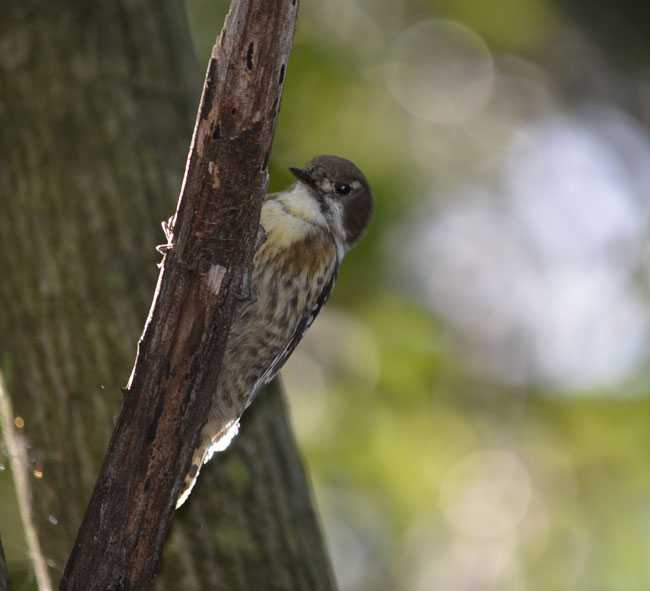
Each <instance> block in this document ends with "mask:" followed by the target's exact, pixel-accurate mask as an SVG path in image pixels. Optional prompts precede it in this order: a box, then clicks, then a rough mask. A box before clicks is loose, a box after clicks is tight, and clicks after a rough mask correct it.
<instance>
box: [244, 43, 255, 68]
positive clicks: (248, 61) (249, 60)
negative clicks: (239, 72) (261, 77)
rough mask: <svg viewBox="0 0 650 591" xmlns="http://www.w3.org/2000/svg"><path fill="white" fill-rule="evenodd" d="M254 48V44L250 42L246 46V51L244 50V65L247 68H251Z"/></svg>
mask: <svg viewBox="0 0 650 591" xmlns="http://www.w3.org/2000/svg"><path fill="white" fill-rule="evenodd" d="M254 50H255V46H254V45H253V44H252V43H251V44H250V45H249V46H248V51H247V52H246V67H247V68H248V69H249V70H252V69H253V51H254Z"/></svg>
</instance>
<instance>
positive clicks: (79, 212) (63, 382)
mask: <svg viewBox="0 0 650 591" xmlns="http://www.w3.org/2000/svg"><path fill="white" fill-rule="evenodd" d="M184 19H185V17H184V14H183V13H182V10H181V8H180V7H179V6H178V3H177V2H175V1H173V0H165V1H163V2H159V1H154V0H130V1H128V2H127V1H126V0H122V1H117V2H113V3H108V4H97V5H95V4H92V5H91V4H88V3H86V2H81V1H80V0H79V1H70V0H66V1H65V2H64V1H62V0H60V1H59V2H49V3H46V2H43V1H42V0H35V1H31V2H30V1H28V2H24V1H20V2H19V1H18V0H12V1H11V2H9V3H8V6H6V7H5V8H4V11H3V19H2V22H1V24H0V43H1V44H2V47H1V50H0V113H2V120H3V133H2V134H0V150H1V153H2V154H3V155H4V156H3V158H4V161H3V163H2V166H0V191H1V192H2V204H3V205H2V215H0V266H1V267H2V268H3V281H2V282H0V306H1V307H0V309H1V310H2V312H0V334H2V340H1V341H0V368H1V370H2V373H3V375H4V377H5V381H6V384H7V392H8V396H9V398H10V401H11V406H12V409H13V410H12V411H8V412H11V416H8V417H5V418H6V419H7V421H8V423H10V424H11V425H13V427H12V429H13V431H14V432H13V434H14V435H18V436H19V437H20V440H21V441H24V442H25V444H26V446H27V449H28V452H29V453H28V457H29V460H28V462H27V463H25V462H23V463H22V464H21V465H20V467H17V468H15V469H17V470H21V471H22V472H23V475H24V476H25V480H26V482H27V484H28V487H29V490H28V491H27V492H25V491H23V494H22V495H21V502H22V503H23V504H24V506H25V507H26V509H27V510H28V514H29V516H30V519H31V521H32V523H33V526H34V529H35V532H36V538H37V541H38V551H39V553H40V560H41V561H42V564H44V565H45V569H46V570H45V577H46V578H45V580H44V581H43V580H39V588H40V589H50V588H53V587H54V586H55V585H56V583H57V580H58V578H59V577H60V575H61V571H62V565H63V562H64V560H65V557H66V556H67V553H68V552H69V550H70V547H71V543H72V540H73V537H74V534H75V532H76V530H77V527H78V526H79V523H80V521H81V516H82V512H83V509H84V507H85V505H86V502H87V500H88V497H89V493H90V490H91V488H92V485H93V483H94V480H95V478H96V475H97V472H98V469H99V464H100V461H101V457H102V455H103V451H104V449H105V446H106V443H107V441H108V437H109V434H110V431H111V429H112V422H113V417H114V414H115V412H116V411H117V409H118V406H119V403H120V386H121V385H122V384H123V383H124V382H125V379H126V377H127V375H128V370H129V361H130V360H132V358H133V353H134V344H135V342H136V339H137V336H138V332H139V329H140V328H141V326H142V322H143V320H144V318H145V316H146V306H147V304H148V303H149V300H150V297H151V293H152V291H153V286H154V284H155V272H156V267H155V264H156V262H157V261H158V259H159V256H158V255H157V254H156V253H155V252H154V250H153V246H154V245H155V244H157V243H160V242H162V241H163V239H162V235H160V234H159V231H158V228H159V222H160V220H162V219H165V218H166V217H167V216H168V215H169V212H170V209H171V206H172V203H173V197H174V194H175V193H176V192H177V190H178V186H179V180H180V173H181V170H182V164H183V161H184V152H185V151H186V149H187V138H188V136H189V131H190V130H189V124H190V122H191V119H192V114H193V110H194V105H195V89H196V88H198V87H199V86H198V84H197V80H198V76H197V68H196V65H195V63H194V58H193V55H192V52H191V47H190V41H189V36H188V34H187V30H186V25H185V20H184ZM19 419H20V420H19ZM5 435H6V434H5ZM26 464H27V465H26ZM12 468H14V463H13V462H12ZM33 550H34V549H33V548H32V554H34V552H33ZM34 560H38V557H35V558H34ZM155 586H156V588H157V589H179V588H182V589H190V590H191V589H232V590H237V589H253V588H256V589H257V588H259V589H263V588H274V589H292V590H293V589H298V590H300V589H305V590H307V589H310V590H311V589H316V590H319V589H323V590H328V589H332V588H334V585H333V582H332V577H331V574H330V569H329V563H328V560H327V557H326V555H325V552H324V549H323V544H322V540H321V538H320V534H319V529H318V523H317V520H316V518H315V515H314V512H313V509H312V508H311V505H310V500H309V487H308V483H307V482H306V479H305V478H304V474H303V472H302V468H301V466H300V462H299V458H298V456H297V452H296V449H295V444H294V442H293V440H292V438H291V434H290V430H289V428H288V426H287V423H286V417H285V411H284V408H283V405H282V401H281V398H280V396H279V395H278V394H277V393H276V394H275V395H270V396H266V395H262V396H260V399H259V401H258V402H257V403H256V405H255V406H254V407H253V409H252V412H251V413H250V414H249V415H247V419H246V421H245V422H244V425H243V429H242V434H241V435H240V437H239V438H238V440H237V441H236V442H235V445H234V448H233V449H232V450H230V451H229V452H227V453H226V454H223V457H219V458H216V459H215V460H213V462H212V463H211V464H209V465H208V466H206V467H205V469H204V470H203V472H202V475H201V480H200V483H199V485H198V486H197V489H196V490H195V492H194V493H193V495H192V500H191V502H190V503H189V506H188V507H187V508H184V509H183V510H182V511H181V512H180V515H179V517H178V518H177V519H176V523H175V525H174V528H173V530H172V535H171V538H170V540H169V543H168V544H167V548H166V551H165V558H164V563H163V568H162V572H161V575H160V576H159V577H158V578H157V579H156V583H155Z"/></svg>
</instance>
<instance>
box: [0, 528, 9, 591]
mask: <svg viewBox="0 0 650 591" xmlns="http://www.w3.org/2000/svg"><path fill="white" fill-rule="evenodd" d="M0 591H9V571H8V570H7V562H6V561H5V553H4V550H3V549H2V539H1V538H0Z"/></svg>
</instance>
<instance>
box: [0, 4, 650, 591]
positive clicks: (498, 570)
mask: <svg viewBox="0 0 650 591" xmlns="http://www.w3.org/2000/svg"><path fill="white" fill-rule="evenodd" d="M186 8H187V14H188V17H189V20H190V23H191V28H192V34H193V39H194V42H195V47H196V53H197V56H198V59H199V62H200V63H201V64H204V63H207V59H208V55H209V52H210V49H211V45H212V43H213V40H214V38H213V36H214V31H215V23H219V22H221V19H223V17H224V15H225V12H226V10H227V2H214V1H208V0H187V1H186ZM298 23H299V24H298V31H297V37H296V43H295V46H294V50H293V53H292V56H291V61H290V64H289V68H288V71H287V79H286V80H287V81H286V86H285V91H284V98H283V104H282V109H281V115H280V118H279V127H278V130H277V134H276V139H275V143H274V149H273V156H272V161H271V173H272V176H271V188H272V189H273V190H277V189H280V188H282V187H285V186H286V185H287V184H288V183H289V182H291V178H290V175H289V173H288V171H287V167H288V166H299V165H301V164H303V163H304V162H306V161H307V160H309V159H310V158H311V157H312V156H314V155H316V154H320V153H332V154H338V155H341V156H345V157H347V158H350V159H351V160H353V161H355V162H356V163H357V164H358V165H359V166H360V168H361V169H362V170H363V171H364V172H365V174H366V176H367V177H368V179H369V181H370V184H371V186H372V188H373V191H374V194H375V198H376V214H375V217H374V220H373V223H372V226H371V228H370V230H369V232H368V234H367V235H366V237H365V239H364V240H363V241H362V242H361V243H360V244H359V246H358V247H357V248H355V250H353V251H352V252H351V253H350V254H349V256H348V258H347V260H346V261H345V264H344V265H343V268H342V272H341V274H340V276H339V280H338V284H337V288H336V290H335V293H334V297H333V298H332V300H331V301H330V304H329V305H328V307H327V308H326V309H325V311H324V312H323V313H322V314H321V316H320V317H319V319H318V321H317V322H316V324H315V325H314V326H313V327H312V329H311V330H310V332H309V333H308V335H307V337H306V339H305V341H304V343H303V345H301V347H300V348H299V349H298V350H297V351H296V353H295V354H294V356H293V357H292V359H291V361H290V362H289V363H288V365H287V367H286V369H285V371H284V372H283V374H284V379H285V385H286V388H287V391H288V394H289V398H290V404H291V414H292V419H293V425H294V428H295V430H296V432H297V435H298V438H299V442H300V447H301V450H302V452H303V454H304V456H305V459H306V462H307V464H308V467H309V470H310V473H311V477H312V480H313V483H314V487H315V493H316V497H317V502H318V507H319V511H320V514H321V517H322V521H323V525H324V529H325V533H326V537H327V543H328V547H329V550H330V553H331V556H332V559H333V561H334V567H335V570H336V573H337V578H338V581H339V584H340V587H341V589H342V591H371V590H372V591H396V590H397V591H439V590H444V591H448V590H453V591H479V590H480V591H554V590H568V589H571V590H581V591H583V590H584V591H587V590H589V591H592V590H594V591H595V590H603V591H604V590H607V591H645V590H647V589H648V588H650V561H649V560H648V556H650V501H649V497H650V495H649V491H650V467H649V466H648V455H649V453H650V428H649V425H650V398H649V397H648V392H649V391H650V359H649V354H648V352H649V351H650V346H649V345H650V343H649V339H650V306H649V305H648V301H649V299H650V267H649V263H648V261H650V258H649V256H648V255H649V254H650V244H649V242H648V239H649V237H650V234H649V228H648V222H649V217H648V212H649V211H650V136H649V129H650V67H649V65H650V5H649V4H648V2H647V0H638V1H621V2H617V3H612V2H606V1H605V0H590V1H587V0H492V1H490V2H479V1H476V0H329V1H328V2H312V1H310V0H303V2H302V8H301V16H300V18H299V22H298ZM181 165H182V163H181V162H179V166H181ZM5 469H6V467H5V465H3V464H2V463H1V462H0V471H3V470H5ZM2 486H7V487H8V486H9V485H8V484H7V483H6V482H5V484H2ZM5 492H6V491H5ZM0 493H2V491H0ZM13 519H14V520H15V523H13V524H12V523H9V522H5V524H4V527H5V528H6V529H8V530H12V529H14V530H18V529H20V525H19V520H18V516H17V515H14V516H13Z"/></svg>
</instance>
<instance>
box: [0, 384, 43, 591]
mask: <svg viewBox="0 0 650 591" xmlns="http://www.w3.org/2000/svg"><path fill="white" fill-rule="evenodd" d="M20 420H22V417H20ZM16 424H17V423H16V417H14V413H13V409H12V407H11V398H10V397H9V392H7V387H6V384H5V380H4V377H3V375H2V372H0V428H1V429H0V430H1V431H2V433H3V435H4V442H5V445H6V447H7V453H8V456H9V465H10V467H11V472H12V474H13V478H14V483H15V486H16V498H17V499H18V511H19V512H20V518H21V522H22V524H23V526H24V528H25V540H26V542H27V547H28V548H29V557H30V560H31V561H32V565H33V566H34V575H35V576H36V582H37V584H38V589H39V591H52V589H53V588H54V587H53V585H52V581H51V580H50V575H49V573H48V570H47V563H46V562H45V557H44V556H43V551H42V549H41V543H40V540H39V539H38V535H37V533H36V527H35V526H34V515H33V510H32V491H31V487H30V483H29V477H28V470H29V458H28V457H27V450H26V449H25V442H24V439H23V438H22V437H21V436H20V435H19V433H17V428H16ZM2 589H3V587H2V584H1V583H0V591H2Z"/></svg>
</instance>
